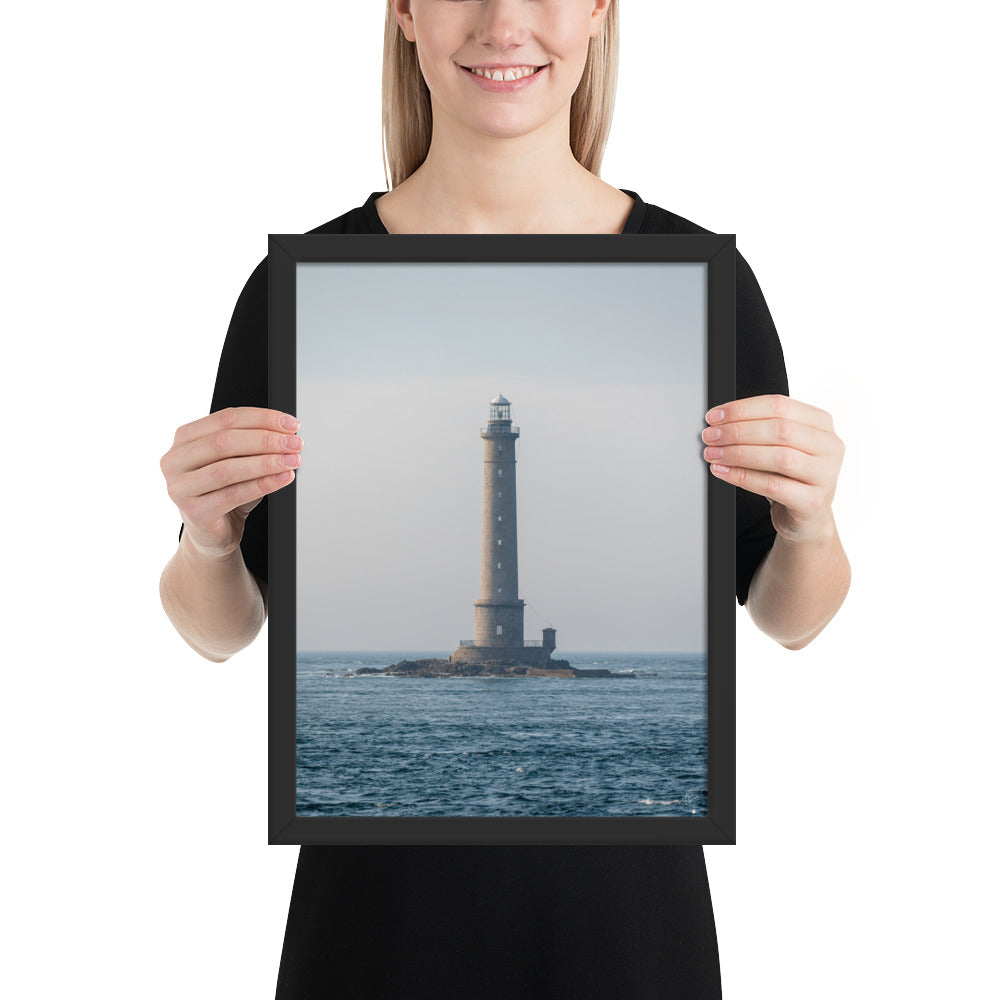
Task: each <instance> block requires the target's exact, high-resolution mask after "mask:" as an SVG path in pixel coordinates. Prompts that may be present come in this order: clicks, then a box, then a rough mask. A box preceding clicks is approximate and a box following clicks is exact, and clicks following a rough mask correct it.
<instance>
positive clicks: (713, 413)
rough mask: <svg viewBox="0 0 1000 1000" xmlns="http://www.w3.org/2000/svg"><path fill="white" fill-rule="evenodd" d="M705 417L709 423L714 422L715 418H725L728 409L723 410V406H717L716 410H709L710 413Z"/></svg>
mask: <svg viewBox="0 0 1000 1000" xmlns="http://www.w3.org/2000/svg"><path fill="white" fill-rule="evenodd" d="M705 419H706V420H707V421H708V422H709V423H712V422H713V421H715V420H725V419H726V411H725V410H723V409H722V408H721V407H719V406H717V407H716V408H715V409H714V410H709V411H708V413H707V414H706V415H705Z"/></svg>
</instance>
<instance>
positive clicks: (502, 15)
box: [477, 0, 528, 49]
mask: <svg viewBox="0 0 1000 1000" xmlns="http://www.w3.org/2000/svg"><path fill="white" fill-rule="evenodd" d="M477 40H478V41H479V43H480V44H482V45H492V46H493V47H494V48H497V49H507V48H510V47H512V46H514V45H523V44H524V43H525V42H526V41H527V40H528V18H527V15H526V14H525V11H524V0H486V2H485V3H484V4H483V5H482V15H481V21H480V24H479V30H478V32H477Z"/></svg>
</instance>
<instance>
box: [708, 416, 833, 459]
mask: <svg viewBox="0 0 1000 1000" xmlns="http://www.w3.org/2000/svg"><path fill="white" fill-rule="evenodd" d="M701 439H702V441H704V442H705V444H707V445H715V446H717V447H723V446H725V445H735V444H763V445H775V446H780V447H784V448H795V449H797V450H798V451H801V452H805V453H806V454H807V455H834V454H836V453H837V451H838V450H839V448H838V446H839V443H840V438H838V437H837V436H836V435H835V434H832V433H831V432H830V431H822V430H819V429H818V428H816V427H813V426H811V425H810V424H802V423H799V422H798V421H796V420H776V419H766V420H741V421H739V422H734V423H725V424H716V425H714V426H712V427H706V428H705V429H704V430H703V431H702V432H701ZM730 464H736V465H741V464H743V463H741V462H736V463H730Z"/></svg>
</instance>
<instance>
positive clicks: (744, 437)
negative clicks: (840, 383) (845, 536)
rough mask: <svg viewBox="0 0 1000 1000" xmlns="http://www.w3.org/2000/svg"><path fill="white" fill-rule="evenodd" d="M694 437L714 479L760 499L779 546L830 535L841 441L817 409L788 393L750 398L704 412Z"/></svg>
mask: <svg viewBox="0 0 1000 1000" xmlns="http://www.w3.org/2000/svg"><path fill="white" fill-rule="evenodd" d="M705 420H706V422H707V423H708V424H709V426H708V427H706V428H705V430H703V431H702V433H701V439H702V441H704V442H705V444H706V446H707V447H706V448H705V450H704V452H703V454H704V457H705V460H706V461H707V462H710V463H711V470H712V473H713V474H714V475H715V476H717V477H718V478H719V479H722V480H724V481H725V482H727V483H732V484H733V485H734V486H739V487H740V488H741V489H744V490H748V491H749V492H751V493H757V494H759V495H760V496H762V497H766V498H767V499H768V501H769V502H770V504H771V520H772V522H773V523H774V529H775V531H777V532H778V534H779V535H781V536H782V538H784V539H785V540H786V541H788V542H792V543H796V542H808V541H813V540H818V539H821V538H826V537H829V534H830V532H831V531H833V530H835V529H834V522H833V506H832V505H833V495H834V493H835V492H836V489H837V477H838V475H839V474H840V466H841V464H842V463H843V460H844V442H843V441H841V440H840V438H839V437H837V435H836V434H835V433H834V430H833V418H832V417H831V416H830V414H829V413H827V412H826V411H824V410H820V409H817V408H816V407H815V406H809V405H808V404H807V403H800V402H799V401H798V400H796V399H790V398H789V397H788V396H781V395H773V396H751V397H749V398H748V399H737V400H733V401H732V402H730V403H723V404H722V405H721V406H717V407H714V408H713V409H711V410H709V412H708V414H707V415H706V417H705Z"/></svg>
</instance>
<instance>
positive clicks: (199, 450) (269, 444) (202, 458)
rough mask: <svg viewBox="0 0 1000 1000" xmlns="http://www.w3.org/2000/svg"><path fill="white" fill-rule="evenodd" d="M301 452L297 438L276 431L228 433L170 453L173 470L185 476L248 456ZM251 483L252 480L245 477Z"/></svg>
mask: <svg viewBox="0 0 1000 1000" xmlns="http://www.w3.org/2000/svg"><path fill="white" fill-rule="evenodd" d="M301 450H302V438H300V437H299V436H298V435H297V434H281V433H279V432H277V431H264V430H260V429H259V428H254V429H253V430H240V429H226V430H220V431H215V432H214V433H211V434H206V435H205V436H204V437H200V438H196V439H195V440H194V441H188V442H187V443H186V444H182V445H177V446H175V447H174V448H172V449H171V455H170V468H171V470H172V471H173V473H174V475H183V474H184V473H187V472H193V471H195V470H197V469H202V468H205V467H206V466H209V465H211V464H212V463H214V462H222V461H223V460H225V459H228V458H239V457H241V456H247V455H282V454H287V453H290V452H298V451H301ZM242 478H243V479H248V478H249V476H243V477H242Z"/></svg>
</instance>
